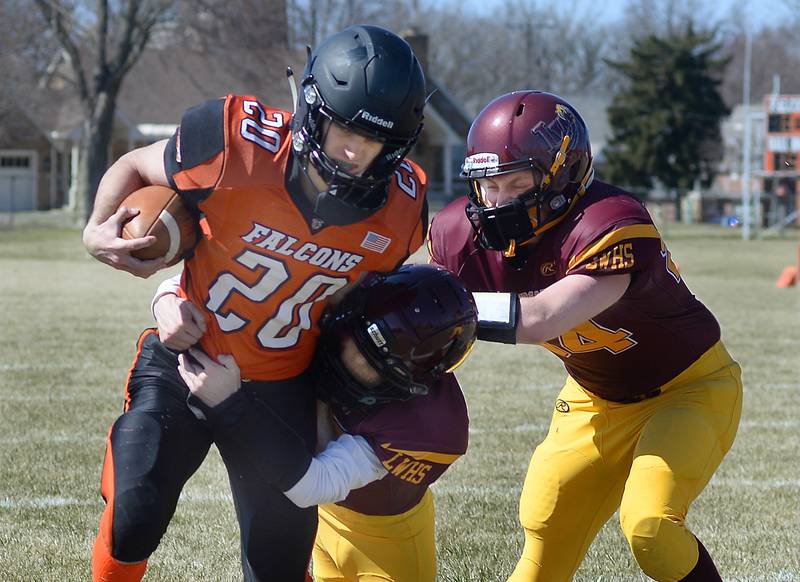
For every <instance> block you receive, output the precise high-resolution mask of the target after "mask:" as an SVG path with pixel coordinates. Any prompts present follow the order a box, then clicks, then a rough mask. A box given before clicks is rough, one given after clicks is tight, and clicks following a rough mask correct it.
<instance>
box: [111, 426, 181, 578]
mask: <svg viewBox="0 0 800 582" xmlns="http://www.w3.org/2000/svg"><path fill="white" fill-rule="evenodd" d="M161 434H162V429H161V426H160V425H159V423H158V422H157V421H156V420H155V419H153V418H152V417H151V416H150V415H149V414H144V413H137V412H132V413H127V414H124V415H122V416H121V417H120V418H119V419H117V421H116V422H115V423H114V426H113V428H112V430H111V451H112V462H113V483H109V484H107V487H108V491H107V493H109V494H110V498H109V499H108V502H109V503H111V504H112V514H111V516H112V517H111V528H110V529H111V532H110V533H111V539H110V540H109V541H110V546H111V555H112V557H113V558H114V559H116V560H119V561H121V562H140V561H142V560H146V559H147V558H148V557H149V556H150V554H152V553H153V551H155V549H156V547H157V546H158V543H159V541H160V540H161V536H163V535H164V532H165V531H166V528H167V525H168V524H169V520H170V518H171V517H172V512H173V511H174V507H172V506H171V505H170V504H169V503H166V504H165V492H164V491H163V489H164V487H165V484H159V483H158V476H157V475H156V474H154V471H153V469H154V466H155V464H156V461H157V458H158V454H159V441H160V438H161ZM167 496H171V492H170V493H168V494H167Z"/></svg>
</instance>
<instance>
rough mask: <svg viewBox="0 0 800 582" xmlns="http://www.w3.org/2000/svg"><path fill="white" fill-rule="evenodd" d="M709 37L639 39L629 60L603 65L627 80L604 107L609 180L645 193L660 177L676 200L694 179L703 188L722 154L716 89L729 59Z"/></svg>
mask: <svg viewBox="0 0 800 582" xmlns="http://www.w3.org/2000/svg"><path fill="white" fill-rule="evenodd" d="M720 50H721V45H720V44H718V43H716V42H714V33H713V32H700V33H698V32H696V31H695V30H694V27H693V26H692V25H689V26H688V27H687V28H686V30H684V31H683V32H681V33H673V34H671V35H669V36H665V37H658V36H654V35H650V36H646V37H643V38H641V39H639V40H637V41H635V42H634V46H633V48H632V49H631V52H630V56H629V59H628V61H626V62H608V64H609V65H610V66H611V67H613V68H614V69H616V70H618V71H619V72H620V73H621V74H622V75H623V77H624V78H625V80H626V82H625V83H624V84H623V87H624V88H623V89H621V90H620V92H619V93H617V95H615V97H614V99H613V100H612V104H611V106H609V108H608V115H609V122H610V124H611V127H612V136H611V138H610V140H609V145H608V147H607V149H606V150H605V151H606V155H607V167H606V174H607V177H608V179H609V180H610V181H612V182H614V183H617V184H620V185H624V186H627V187H630V188H631V189H634V190H640V191H641V190H645V189H648V188H652V187H653V186H654V180H658V181H659V182H660V183H661V184H662V185H663V186H664V187H666V188H667V189H668V190H669V191H672V192H674V195H675V202H676V206H677V213H678V218H680V206H681V204H680V203H681V198H682V196H683V194H684V193H685V192H686V191H687V190H689V189H690V188H691V187H692V185H693V184H694V183H695V181H697V180H699V181H700V182H701V183H703V184H705V185H708V184H709V183H710V182H711V180H712V179H713V175H714V171H715V166H716V163H717V162H718V160H719V158H720V157H721V137H720V122H721V121H722V119H723V118H724V117H725V116H727V115H728V113H729V111H728V109H727V107H726V106H725V103H724V102H723V100H722V96H721V95H720V92H719V86H720V83H721V77H722V73H723V71H724V69H725V67H726V66H727V64H728V59H726V58H722V57H719V56H718V54H719V52H720Z"/></svg>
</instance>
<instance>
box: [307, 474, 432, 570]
mask: <svg viewBox="0 0 800 582" xmlns="http://www.w3.org/2000/svg"><path fill="white" fill-rule="evenodd" d="M312 559H313V571H314V580H315V581H316V582H388V581H391V582H434V581H435V580H436V538H435V532H434V507H433V495H431V492H430V489H429V490H428V491H427V492H426V493H425V496H424V497H423V498H422V500H421V501H420V502H419V503H418V504H417V505H416V506H415V507H412V508H411V509H409V510H408V511H406V512H405V513H401V514H399V515H364V514H362V513H358V512H355V511H351V510H350V509H347V508H345V507H341V506H340V505H334V504H327V505H320V506H319V529H318V530H317V540H316V542H315V544H314V553H313V555H312Z"/></svg>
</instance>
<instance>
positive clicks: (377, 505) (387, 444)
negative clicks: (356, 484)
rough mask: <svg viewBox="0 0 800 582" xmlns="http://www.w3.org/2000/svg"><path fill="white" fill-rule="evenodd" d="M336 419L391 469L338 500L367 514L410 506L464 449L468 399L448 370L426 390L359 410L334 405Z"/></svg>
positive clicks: (388, 511)
mask: <svg viewBox="0 0 800 582" xmlns="http://www.w3.org/2000/svg"><path fill="white" fill-rule="evenodd" d="M334 420H335V421H336V423H338V425H339V428H341V429H342V430H343V431H344V432H347V433H350V434H352V435H360V436H362V437H364V438H365V439H366V440H367V442H369V444H370V446H371V447H372V450H373V451H374V452H375V454H376V455H377V456H378V458H379V459H380V460H381V462H382V463H383V466H384V467H386V470H387V471H389V474H388V475H386V476H385V477H384V478H383V479H380V480H379V481H374V482H372V483H370V484H369V485H367V486H365V487H361V488H360V489H355V490H353V491H351V492H350V494H349V495H348V496H347V498H346V499H345V500H344V501H340V502H339V505H343V506H345V507H347V508H348V509H352V510H353V511H358V512H359V513H364V514H367V515H397V514H399V513H403V512H405V511H408V510H409V509H411V508H412V507H414V506H415V505H417V504H418V503H419V502H420V500H421V499H422V496H423V495H424V494H425V491H426V490H427V489H428V487H429V486H430V485H431V483H433V482H434V481H436V480H437V479H438V478H439V477H440V476H441V475H442V473H444V472H445V471H446V470H447V468H448V467H449V466H450V465H451V464H453V463H454V462H455V461H456V459H458V458H459V457H460V456H461V455H463V454H464V453H465V452H466V451H467V438H468V435H467V431H468V428H469V418H468V417H467V405H466V403H465V402H464V395H463V394H462V393H461V388H460V387H459V385H458V381H457V380H456V378H455V376H453V375H452V374H445V375H444V376H442V378H441V379H440V381H439V382H438V384H437V386H436V387H434V388H433V389H432V390H431V392H430V394H427V395H425V396H416V397H414V398H412V399H411V400H407V401H405V402H394V403H391V404H387V405H384V406H378V407H376V408H374V409H366V410H363V411H353V412H349V413H345V412H341V411H336V412H335V414H334Z"/></svg>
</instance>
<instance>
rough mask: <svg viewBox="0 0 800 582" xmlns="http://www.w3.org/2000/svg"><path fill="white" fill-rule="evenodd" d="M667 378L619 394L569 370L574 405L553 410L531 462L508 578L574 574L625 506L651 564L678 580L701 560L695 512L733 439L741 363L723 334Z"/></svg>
mask: <svg viewBox="0 0 800 582" xmlns="http://www.w3.org/2000/svg"><path fill="white" fill-rule="evenodd" d="M653 365H657V363H656V362H654V363H653ZM661 388H662V393H661V395H659V396H657V397H655V398H650V399H648V400H644V401H642V402H637V403H633V404H619V403H614V402H609V401H607V400H603V399H601V398H598V397H597V396H594V395H593V394H591V393H589V392H587V391H585V390H584V389H583V388H581V387H580V386H579V385H578V383H577V382H575V380H573V379H572V378H567V382H566V385H565V386H564V388H563V389H562V390H561V393H560V394H559V396H558V398H559V400H562V401H563V402H564V403H566V406H565V405H564V404H563V403H559V406H558V408H559V409H561V410H565V409H566V407H567V406H568V410H567V411H565V412H559V411H558V410H557V411H555V412H554V413H553V419H552V422H551V424H550V430H549V432H548V434H547V437H546V438H545V440H544V441H543V442H542V443H541V444H540V445H539V446H538V447H537V448H536V450H535V451H534V453H533V457H532V458H531V462H530V466H529V467H528V473H527V476H526V478H525V485H524V487H523V490H522V496H521V499H520V508H519V515H520V522H521V524H522V527H523V529H524V532H525V547H524V549H523V553H522V557H521V558H520V561H519V563H518V564H517V567H516V569H515V570H514V572H513V573H512V575H511V577H510V578H509V582H523V581H524V582H533V581H537V582H564V581H568V580H570V579H571V578H572V576H573V574H574V573H575V570H576V569H577V568H578V566H579V565H580V563H581V560H583V557H584V555H585V554H586V551H587V550H588V548H589V545H590V544H591V542H592V540H593V539H594V537H595V536H596V535H597V532H598V531H599V530H600V528H601V527H602V526H603V524H604V523H605V522H606V521H608V519H609V518H610V517H611V516H612V515H613V513H614V511H616V509H617V508H618V507H619V508H620V522H621V525H622V530H623V532H624V534H625V537H626V538H627V540H628V543H629V544H630V547H631V550H632V552H633V555H634V556H635V558H636V561H637V562H638V563H639V566H640V567H641V568H642V570H643V571H644V573H645V574H647V575H648V576H650V577H651V578H653V579H655V580H658V581H659V582H667V581H677V580H680V579H681V578H683V577H685V576H686V575H687V574H688V573H689V572H690V571H691V570H692V568H694V566H695V565H696V563H697V559H698V551H697V542H696V540H695V538H694V536H693V535H692V534H691V532H690V531H689V530H688V529H687V528H686V525H685V519H686V514H687V512H688V510H689V504H690V503H691V502H692V501H693V500H694V499H695V498H696V497H697V496H698V495H699V494H700V492H701V491H702V490H703V488H704V487H705V486H706V484H707V483H708V481H709V479H711V475H712V474H713V473H714V471H715V470H716V469H717V467H718V466H719V464H720V462H721V461H722V458H723V456H724V455H725V453H727V451H728V449H730V447H731V445H732V444H733V440H734V437H735V435H736V430H737V428H738V425H739V417H740V415H741V407H742V382H741V369H740V368H739V365H738V364H737V363H736V362H734V361H733V359H731V357H730V355H729V354H728V352H727V351H726V350H725V347H724V346H723V345H722V343H721V342H719V343H717V344H716V345H714V346H713V347H712V348H711V349H709V350H708V351H707V352H706V353H705V354H703V356H702V357H700V358H699V359H698V360H697V361H696V362H695V363H694V364H692V365H691V366H690V367H689V368H687V369H686V370H685V371H684V372H682V373H681V374H680V375H679V376H677V377H676V378H674V379H673V380H671V381H670V382H668V383H667V384H665V385H664V386H662V387H661Z"/></svg>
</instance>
